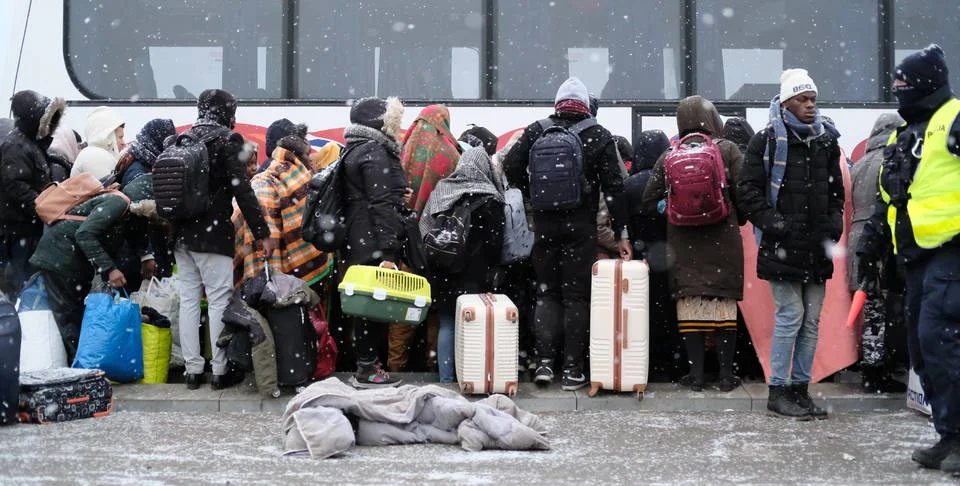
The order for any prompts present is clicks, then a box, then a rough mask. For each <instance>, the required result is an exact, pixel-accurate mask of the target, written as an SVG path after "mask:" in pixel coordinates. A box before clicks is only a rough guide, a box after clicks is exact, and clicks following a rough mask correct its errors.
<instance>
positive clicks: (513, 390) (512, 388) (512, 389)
mask: <svg viewBox="0 0 960 486" xmlns="http://www.w3.org/2000/svg"><path fill="white" fill-rule="evenodd" d="M506 392H507V396H511V397H515V396H517V384H516V383H513V382H511V383H507V388H506Z"/></svg>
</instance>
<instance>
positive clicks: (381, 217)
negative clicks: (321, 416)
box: [340, 97, 411, 388]
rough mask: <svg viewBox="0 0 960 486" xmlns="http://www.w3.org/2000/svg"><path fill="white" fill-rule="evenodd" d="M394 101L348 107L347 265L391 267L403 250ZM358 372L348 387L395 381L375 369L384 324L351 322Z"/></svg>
mask: <svg viewBox="0 0 960 486" xmlns="http://www.w3.org/2000/svg"><path fill="white" fill-rule="evenodd" d="M402 116H403V104H401V103H400V100H399V99H398V98H394V97H390V98H387V99H381V98H363V99H361V100H359V101H357V102H356V103H355V104H354V105H353V107H352V108H351V109H350V123H351V125H350V126H348V127H347V128H346V130H344V132H343V137H344V139H345V140H346V142H347V146H346V148H344V152H343V156H342V158H341V160H340V163H341V164H344V166H343V185H344V193H345V194H344V208H343V209H344V216H345V217H346V221H348V225H349V227H348V228H347V245H346V251H345V252H344V259H345V260H346V264H347V265H381V264H382V265H384V266H386V267H391V268H396V267H397V262H398V258H399V257H400V253H401V250H402V248H403V240H404V237H403V236H402V235H403V233H404V222H403V211H404V209H405V206H406V200H408V199H409V196H410V194H411V191H410V185H409V183H408V182H407V178H406V176H405V175H404V173H403V167H401V165H400V144H399V141H398V139H399V136H400V120H401V117H402ZM352 321H353V333H354V336H355V337H354V339H355V348H356V354H357V373H356V375H354V376H353V378H352V379H351V383H352V384H353V385H354V386H356V387H360V388H374V387H382V386H396V385H398V384H399V383H400V381H401V380H400V379H398V378H396V377H393V376H390V375H389V374H388V373H387V372H385V371H383V370H382V368H381V366H380V361H379V356H380V350H381V349H383V346H384V344H385V343H384V342H382V341H383V339H382V338H381V336H382V334H383V333H382V332H380V329H381V328H382V326H385V324H379V323H373V322H371V321H368V320H366V319H362V318H353V319H352Z"/></svg>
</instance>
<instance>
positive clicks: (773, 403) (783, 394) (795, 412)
mask: <svg viewBox="0 0 960 486" xmlns="http://www.w3.org/2000/svg"><path fill="white" fill-rule="evenodd" d="M768 390H769V392H770V396H769V397H768V398H767V410H769V411H770V412H772V413H773V414H775V415H778V416H780V417H786V418H792V419H795V420H811V419H812V418H813V417H811V416H810V411H809V410H807V409H806V408H803V407H801V406H800V405H797V403H796V402H794V401H793V400H792V397H791V393H790V390H788V389H787V386H786V385H770V386H769V387H768Z"/></svg>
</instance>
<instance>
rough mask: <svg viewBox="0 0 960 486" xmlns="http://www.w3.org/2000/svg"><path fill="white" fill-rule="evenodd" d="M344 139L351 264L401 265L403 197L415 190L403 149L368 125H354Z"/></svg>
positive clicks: (343, 162)
mask: <svg viewBox="0 0 960 486" xmlns="http://www.w3.org/2000/svg"><path fill="white" fill-rule="evenodd" d="M343 135H344V138H345V139H346V141H347V146H346V148H345V149H344V153H345V155H344V157H343V159H342V160H341V163H342V164H344V181H343V182H344V186H345V187H344V189H345V193H344V194H345V200H344V204H345V207H344V215H345V217H346V224H347V228H348V232H347V249H346V261H347V264H348V265H357V264H371V263H376V262H379V261H381V260H387V261H392V262H396V261H397V257H398V255H399V254H400V251H401V250H402V248H403V241H404V238H403V236H402V235H403V232H404V225H403V219H402V216H401V215H402V214H403V212H404V208H405V207H406V206H405V205H404V203H403V193H404V192H405V191H406V189H407V188H408V187H409V186H410V185H409V183H408V182H407V178H406V177H405V176H404V175H403V168H402V167H401V166H400V148H399V145H398V144H397V143H396V141H393V140H391V139H390V138H389V137H388V136H387V135H385V134H384V133H383V132H382V131H380V130H376V129H374V128H370V127H367V126H363V125H356V124H355V125H350V126H349V127H347V129H346V130H345V131H344V133H343Z"/></svg>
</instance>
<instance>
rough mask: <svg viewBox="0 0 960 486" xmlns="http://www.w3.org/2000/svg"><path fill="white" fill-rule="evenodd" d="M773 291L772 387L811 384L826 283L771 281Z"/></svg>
mask: <svg viewBox="0 0 960 486" xmlns="http://www.w3.org/2000/svg"><path fill="white" fill-rule="evenodd" d="M770 288H771V289H773V301H774V303H775V304H776V305H777V310H776V313H775V314H774V316H775V318H776V323H775V325H774V328H773V342H772V343H771V346H770V384H771V385H790V384H796V383H809V382H810V370H811V368H812V367H813V354H814V353H815V352H816V351H817V335H818V334H819V332H820V309H821V308H822V307H823V294H824V291H825V290H826V284H824V283H802V282H785V281H778V280H771V281H770ZM791 363H792V365H793V366H792V367H791Z"/></svg>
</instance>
